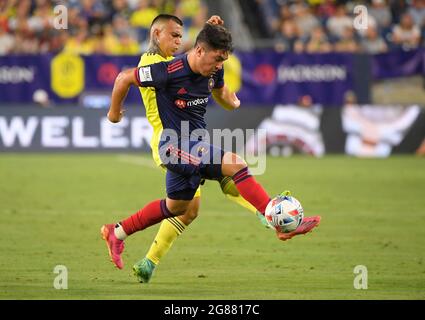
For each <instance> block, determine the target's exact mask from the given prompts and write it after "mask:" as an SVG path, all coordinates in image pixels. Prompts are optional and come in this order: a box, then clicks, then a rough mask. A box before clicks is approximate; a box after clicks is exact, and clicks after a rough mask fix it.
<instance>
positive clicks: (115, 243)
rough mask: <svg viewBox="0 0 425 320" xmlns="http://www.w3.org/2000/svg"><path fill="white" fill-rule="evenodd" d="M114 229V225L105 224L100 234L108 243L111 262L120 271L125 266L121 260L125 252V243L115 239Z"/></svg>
mask: <svg viewBox="0 0 425 320" xmlns="http://www.w3.org/2000/svg"><path fill="white" fill-rule="evenodd" d="M114 228H115V226H114V225H113V224H105V225H103V226H102V228H100V234H101V236H102V239H103V240H105V241H106V246H107V247H108V250H109V256H110V257H111V261H112V262H113V263H114V264H115V265H116V266H117V268H118V269H122V268H123V266H124V264H123V262H122V259H121V253H122V252H123V251H124V241H123V240H120V239H117V237H115V233H114Z"/></svg>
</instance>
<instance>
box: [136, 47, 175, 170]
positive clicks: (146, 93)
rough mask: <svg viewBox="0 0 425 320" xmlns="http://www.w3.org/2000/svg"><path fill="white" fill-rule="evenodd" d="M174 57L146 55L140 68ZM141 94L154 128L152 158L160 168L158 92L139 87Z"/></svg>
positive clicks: (141, 58)
mask: <svg viewBox="0 0 425 320" xmlns="http://www.w3.org/2000/svg"><path fill="white" fill-rule="evenodd" d="M173 59H174V57H173V56H170V57H167V58H164V57H162V56H161V55H159V54H157V53H144V54H143V55H142V56H141V57H140V62H139V65H138V67H143V66H146V65H149V64H154V63H158V62H162V61H170V60H173ZM139 90H140V93H141V95H142V99H143V104H144V105H145V109H146V118H148V121H149V123H150V124H151V126H152V128H153V136H152V139H151V148H152V156H153V160H154V161H155V163H156V164H157V165H158V166H160V165H161V159H160V157H159V152H158V145H159V140H160V138H161V133H162V122H161V119H160V118H159V112H158V105H157V104H156V92H155V89H154V88H142V87H139Z"/></svg>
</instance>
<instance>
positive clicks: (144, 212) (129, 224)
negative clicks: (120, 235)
mask: <svg viewBox="0 0 425 320" xmlns="http://www.w3.org/2000/svg"><path fill="white" fill-rule="evenodd" d="M172 216H173V214H172V213H171V212H170V211H169V210H168V209H167V206H166V205H165V199H162V200H155V201H152V202H151V203H148V204H147V205H146V206H144V207H143V208H142V209H140V210H139V211H137V212H136V213H135V214H133V215H132V216H130V217H128V218H127V219H125V220H123V221H122V222H121V226H122V228H123V229H124V231H125V233H126V234H127V235H128V236H129V235H130V234H132V233H135V232H136V231H140V230H143V229H146V228H147V227H150V226H152V225H154V224H156V223H158V222H160V221H162V220H164V219H166V218H169V217H172Z"/></svg>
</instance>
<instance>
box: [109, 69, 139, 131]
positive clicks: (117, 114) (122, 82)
mask: <svg viewBox="0 0 425 320" xmlns="http://www.w3.org/2000/svg"><path fill="white" fill-rule="evenodd" d="M134 72H135V68H132V69H127V70H124V71H122V72H120V74H119V75H118V77H117V78H116V79H115V83H114V87H113V88H112V97H111V106H110V108H109V112H108V119H109V121H111V122H113V123H117V122H120V121H121V119H122V117H123V115H124V112H125V110H124V109H123V107H122V104H123V101H124V99H125V97H126V96H127V93H128V90H129V89H130V87H131V85H132V84H133V85H135V86H137V85H138V83H137V80H136V77H135V75H134Z"/></svg>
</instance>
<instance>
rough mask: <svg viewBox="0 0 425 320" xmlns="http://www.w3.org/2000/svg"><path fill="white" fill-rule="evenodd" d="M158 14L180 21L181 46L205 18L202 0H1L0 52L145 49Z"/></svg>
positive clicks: (133, 51) (129, 52) (120, 52)
mask: <svg viewBox="0 0 425 320" xmlns="http://www.w3.org/2000/svg"><path fill="white" fill-rule="evenodd" d="M58 5H63V6H65V7H66V8H67V29H56V28H55V23H54V22H55V21H54V19H55V17H59V13H61V12H63V11H61V10H58V8H59V9H60V8H61V7H56V6H58ZM55 8H57V10H58V11H57V12H55ZM160 13H171V14H175V15H177V16H179V17H180V18H181V19H182V20H183V21H184V25H185V39H183V40H184V48H183V49H186V48H187V47H188V46H189V45H190V44H191V43H193V38H194V37H195V36H196V35H197V33H198V30H200V29H201V28H202V26H203V23H205V21H206V20H207V7H206V6H205V4H204V3H203V2H202V1H201V0H81V1H76V0H67V1H64V0H0V56H1V55H6V54H11V53H15V54H37V53H57V52H61V51H66V52H72V53H77V54H110V55H132V54H138V53H140V52H142V51H144V50H146V48H147V46H148V41H147V40H148V37H149V27H150V24H151V22H152V20H153V19H154V18H155V17H156V16H157V15H158V14H160ZM61 22H63V21H62V20H61Z"/></svg>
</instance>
